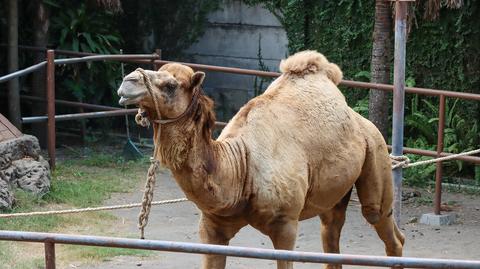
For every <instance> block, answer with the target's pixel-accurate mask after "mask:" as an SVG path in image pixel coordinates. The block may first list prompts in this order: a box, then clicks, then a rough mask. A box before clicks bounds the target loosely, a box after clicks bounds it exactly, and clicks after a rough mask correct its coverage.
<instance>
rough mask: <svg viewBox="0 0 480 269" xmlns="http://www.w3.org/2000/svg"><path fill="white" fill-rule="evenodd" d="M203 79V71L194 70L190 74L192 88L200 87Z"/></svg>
mask: <svg viewBox="0 0 480 269" xmlns="http://www.w3.org/2000/svg"><path fill="white" fill-rule="evenodd" d="M204 79H205V73H203V72H200V71H198V72H195V73H194V74H193V76H192V83H191V86H192V89H195V88H196V87H200V85H202V83H203V80H204Z"/></svg>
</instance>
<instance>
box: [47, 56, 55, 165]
mask: <svg viewBox="0 0 480 269" xmlns="http://www.w3.org/2000/svg"><path fill="white" fill-rule="evenodd" d="M54 61H55V51H54V50H48V51H47V116H48V121H47V137H48V140H47V141H48V143H47V149H48V156H49V157H50V160H49V163H50V169H52V170H55V62H54Z"/></svg>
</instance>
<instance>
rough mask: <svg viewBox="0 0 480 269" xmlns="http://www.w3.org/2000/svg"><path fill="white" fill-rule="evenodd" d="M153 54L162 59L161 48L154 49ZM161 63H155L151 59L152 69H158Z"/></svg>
mask: <svg viewBox="0 0 480 269" xmlns="http://www.w3.org/2000/svg"><path fill="white" fill-rule="evenodd" d="M155 54H156V55H157V56H158V60H161V59H162V50H161V49H155ZM160 67H161V65H159V64H157V63H156V62H155V61H153V70H155V71H157V70H158V69H160Z"/></svg>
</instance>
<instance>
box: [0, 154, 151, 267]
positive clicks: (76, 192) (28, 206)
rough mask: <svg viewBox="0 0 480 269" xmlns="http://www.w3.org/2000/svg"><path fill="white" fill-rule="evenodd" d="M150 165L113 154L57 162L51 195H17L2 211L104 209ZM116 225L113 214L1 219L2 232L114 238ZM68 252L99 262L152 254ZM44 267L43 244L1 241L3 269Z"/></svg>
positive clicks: (93, 250)
mask: <svg viewBox="0 0 480 269" xmlns="http://www.w3.org/2000/svg"><path fill="white" fill-rule="evenodd" d="M148 165H149V161H148V159H147V158H144V159H142V160H139V161H129V162H125V161H123V160H122V159H121V158H118V157H117V156H115V155H111V154H110V155H109V154H91V155H90V156H89V157H87V158H76V159H70V160H66V161H62V162H59V163H58V164H57V169H56V171H55V172H54V173H53V175H52V180H51V189H50V192H49V193H47V194H46V195H44V196H43V197H36V196H34V195H32V194H30V193H27V192H24V191H17V192H16V193H15V197H16V203H15V206H14V208H13V209H12V210H10V211H9V212H2V213H17V212H31V211H48V210H57V209H66V208H82V207H93V206H100V205H102V204H103V203H104V201H105V200H106V199H108V198H110V197H111V194H113V193H118V192H128V191H130V190H132V189H133V188H135V187H136V186H138V184H139V182H140V181H143V180H144V178H145V175H146V172H147V169H148ZM113 221H115V217H114V216H113V215H111V214H110V213H108V212H95V213H82V214H69V215H49V216H37V217H21V218H12V219H0V229H2V230H23V231H37V232H68V233H71V232H73V233H84V234H104V235H109V236H114V235H118V234H115V232H118V231H116V230H113V231H112V226H111V223H112V222H113ZM123 236H124V235H123ZM62 248H63V247H62ZM64 248H65V251H64V253H65V254H67V255H65V257H64V258H65V259H67V260H77V259H79V260H89V261H94V260H105V259H107V258H108V257H113V256H118V255H142V256H145V255H147V251H140V250H129V249H113V248H95V247H81V246H65V247H64ZM37 249H38V250H37ZM62 259H63V258H62ZM42 264H43V249H42V247H41V246H39V245H38V244H37V245H32V244H25V243H16V242H13V243H12V242H0V268H4V267H2V266H7V267H5V268H15V269H23V268H42V266H43V265H42Z"/></svg>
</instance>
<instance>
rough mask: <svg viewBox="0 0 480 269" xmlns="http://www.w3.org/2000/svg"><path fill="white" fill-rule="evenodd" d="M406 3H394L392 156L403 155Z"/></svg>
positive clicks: (396, 178) (396, 207) (398, 187)
mask: <svg viewBox="0 0 480 269" xmlns="http://www.w3.org/2000/svg"><path fill="white" fill-rule="evenodd" d="M406 17H407V3H406V2H403V1H398V0H397V1H396V3H395V60H394V72H393V85H394V86H393V87H394V89H393V131H392V155H394V156H402V155H403V127H404V126H403V125H404V122H403V118H404V109H405V102H404V98H405V50H406V49H405V47H406V33H407V21H406ZM402 172H403V171H402V168H401V167H399V168H397V169H394V170H393V171H392V173H393V184H394V189H395V197H394V204H393V212H394V217H395V222H396V223H397V226H400V217H401V212H402V176H403V173H402Z"/></svg>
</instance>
